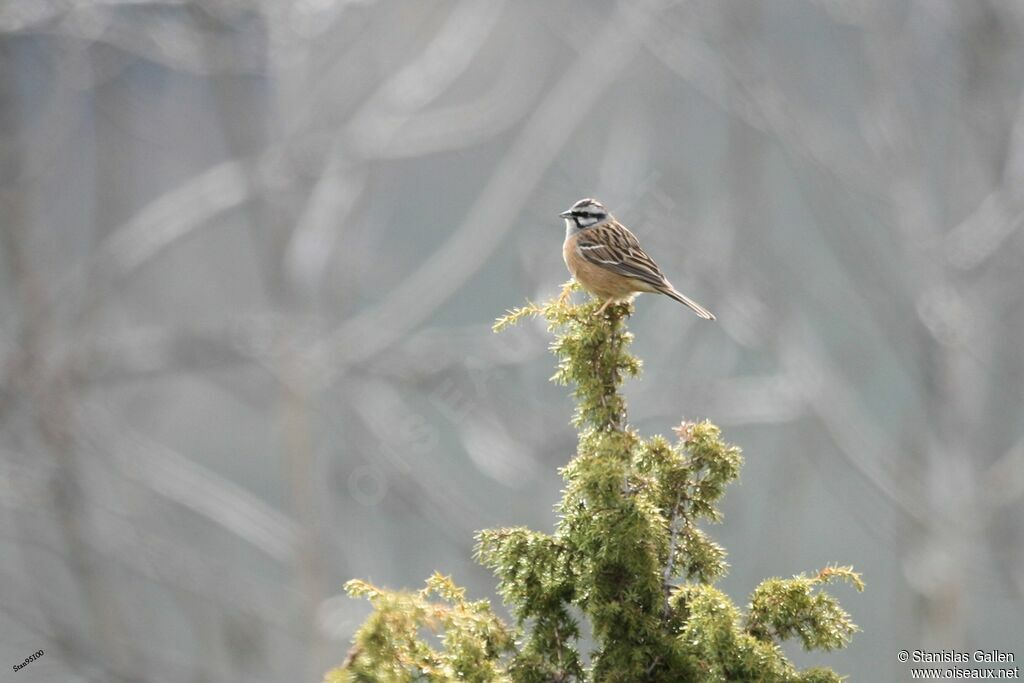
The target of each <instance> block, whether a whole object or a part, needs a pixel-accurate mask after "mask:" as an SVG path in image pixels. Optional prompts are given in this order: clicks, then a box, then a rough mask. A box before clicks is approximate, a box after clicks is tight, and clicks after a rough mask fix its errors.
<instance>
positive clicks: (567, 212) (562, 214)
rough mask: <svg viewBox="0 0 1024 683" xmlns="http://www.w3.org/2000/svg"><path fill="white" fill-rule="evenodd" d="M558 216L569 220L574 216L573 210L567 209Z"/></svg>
mask: <svg viewBox="0 0 1024 683" xmlns="http://www.w3.org/2000/svg"><path fill="white" fill-rule="evenodd" d="M558 215H559V216H561V217H562V218H569V217H571V216H572V209H566V210H565V211H563V212H562V213H560V214H558Z"/></svg>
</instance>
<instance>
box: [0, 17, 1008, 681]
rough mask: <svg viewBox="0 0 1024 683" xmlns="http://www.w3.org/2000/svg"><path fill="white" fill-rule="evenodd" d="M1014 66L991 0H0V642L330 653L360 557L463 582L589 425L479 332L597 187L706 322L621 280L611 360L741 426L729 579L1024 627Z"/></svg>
mask: <svg viewBox="0 0 1024 683" xmlns="http://www.w3.org/2000/svg"><path fill="white" fill-rule="evenodd" d="M1022 63H1024V5H1022V4H1021V3H1019V2H1015V1H1014V0H1005V1H986V0H978V1H977V2H969V3H962V2H956V1H955V0H918V1H912V2H904V1H898V0H897V1H893V0H849V1H845V0H778V1H777V2H772V3H770V4H769V3H755V2H749V1H747V2H737V1H731V0H730V1H722V0H694V1H692V2H667V1H665V0H643V1H637V2H625V1H623V2H619V3H613V2H593V1H590V2H585V1H583V0H577V1H575V2H540V1H539V0H538V1H527V2H511V1H508V2H503V1H501V0H490V1H488V2H478V1H474V0H461V1H452V0H422V1H420V2H414V3H410V2H405V3H399V2H383V1H380V2H378V1H374V0H351V1H347V2H346V1H344V0H296V1H295V2H284V1H281V0H262V1H259V2H243V1H241V0H163V1H156V0H153V1H150V0H103V1H92V2H90V1H86V0H81V1H75V2H67V1H64V0H61V1H56V0H4V2H3V3H2V4H0V539H2V545H3V549H2V552H0V585H2V587H3V588H2V599H0V643H2V644H0V653H2V661H0V665H2V666H5V667H6V666H13V665H14V664H18V663H20V662H22V661H23V660H24V659H25V658H26V657H27V656H29V655H30V654H31V653H33V652H35V651H36V650H39V649H42V650H44V651H45V655H44V657H43V658H42V659H40V660H38V661H36V662H33V663H32V664H30V665H29V667H28V668H27V669H25V670H23V671H22V672H20V673H19V674H18V675H20V676H21V677H22V679H24V680H38V681H62V682H63V681H68V682H78V681H102V682H104V683H106V682H122V681H147V682H148V681H154V682H158V681H161V682H162V681H196V682H202V681H237V680H243V679H244V680H246V681H275V682H276V681H319V679H320V677H321V676H322V674H323V672H324V670H326V669H327V668H329V667H331V666H334V665H337V664H339V663H340V662H341V660H342V659H344V656H345V652H346V650H347V648H348V639H349V638H350V636H351V635H352V633H353V631H354V630H355V629H356V628H357V627H358V625H359V624H360V623H361V621H362V619H363V618H364V617H365V615H366V614H367V606H366V605H365V604H363V603H362V602H360V601H353V600H349V599H348V598H346V597H344V596H343V595H342V593H341V586H342V584H343V583H344V581H345V580H347V579H349V578H352V577H362V578H367V579H370V580H372V581H374V582H379V583H382V584H385V585H388V586H392V587H413V588H414V587H418V586H420V585H421V582H422V581H423V579H425V578H426V577H427V576H428V575H429V574H430V573H431V572H432V571H434V570H435V569H436V570H440V571H442V572H444V573H450V574H452V575H453V576H454V578H455V580H456V581H457V582H459V583H461V584H463V585H465V586H467V587H468V589H469V593H470V595H471V596H473V597H488V596H490V597H493V588H494V580H493V578H492V577H491V576H490V575H489V573H488V572H487V571H486V570H484V569H482V568H481V567H479V566H477V565H476V564H475V563H474V562H473V560H472V558H471V554H472V546H473V534H474V531H476V530H478V529H482V528H489V527H494V526H512V525H527V526H530V527H532V528H536V529H541V530H545V531H550V530H551V528H552V525H553V523H554V521H555V515H554V512H553V509H552V507H553V505H554V504H555V503H556V502H557V500H558V498H559V492H560V488H561V484H562V482H561V479H560V477H559V475H558V473H557V468H558V467H559V466H561V465H563V464H565V463H566V462H567V461H568V460H569V458H570V457H571V456H572V454H573V452H574V449H575V439H576V434H575V432H574V430H573V429H572V428H571V427H570V426H569V424H568V420H569V417H570V415H571V411H572V403H571V401H570V399H569V397H568V394H567V391H566V390H565V389H564V388H561V387H556V386H553V385H550V384H549V383H547V381H546V380H547V377H548V376H550V374H551V373H552V372H553V367H554V364H553V359H552V358H551V357H550V356H549V354H548V352H547V349H546V347H547V343H548V339H549V338H548V336H547V335H546V333H545V331H544V329H543V327H542V326H540V325H529V324H528V325H526V326H524V327H522V328H520V329H517V330H514V331H512V332H508V333H504V334H502V335H500V336H498V335H494V334H492V333H491V331H490V325H491V322H492V320H493V319H494V318H495V317H496V316H497V315H500V314H501V313H502V312H503V311H504V310H505V309H506V308H509V307H512V306H515V305H518V304H520V303H521V302H523V300H524V299H526V298H528V297H529V298H533V299H542V298H548V297H550V296H553V295H554V294H556V293H557V291H558V287H559V285H560V284H561V283H562V282H563V281H564V280H565V279H566V278H567V274H566V271H565V268H564V265H563V263H562V258H561V243H562V239H563V235H564V228H563V224H562V221H561V220H560V219H559V218H558V217H557V213H558V212H559V211H561V210H563V209H565V208H567V207H568V206H569V205H571V204H572V203H573V202H574V201H576V200H577V199H579V198H580V197H584V196H595V197H598V198H600V199H601V200H603V201H604V202H605V203H606V204H607V205H608V206H609V208H610V209H611V210H612V211H613V212H614V213H615V214H616V215H617V216H618V217H619V218H621V219H622V220H623V221H624V222H625V223H626V224H627V225H628V226H630V227H631V228H632V229H633V230H634V231H635V232H636V233H637V234H638V235H639V236H640V239H641V241H642V242H643V243H644V245H645V247H646V248H647V249H648V251H649V252H650V253H651V254H652V255H653V256H654V258H655V259H657V260H658V262H659V263H660V264H661V266H662V268H663V269H664V270H665V271H666V273H667V274H668V275H669V277H670V278H671V279H672V280H673V282H674V283H675V284H676V285H677V286H678V287H679V289H680V290H681V291H683V292H685V293H687V294H689V295H691V296H692V297H694V298H695V299H696V300H697V301H700V302H701V303H703V304H705V305H706V306H707V307H708V308H710V309H711V310H712V311H714V312H715V313H716V314H717V315H718V318H719V320H718V322H717V323H715V324H708V323H703V322H702V321H700V320H698V319H697V318H696V316H694V315H692V314H691V313H690V312H688V311H687V310H685V309H684V308H683V307H681V306H679V305H678V304H676V303H674V302H672V301H670V300H668V299H667V298H663V297H653V296H648V297H641V298H640V300H639V301H638V310H637V314H636V316H635V317H634V319H633V320H632V329H633V331H634V332H635V334H636V343H635V346H634V350H635V351H636V352H637V354H638V355H639V356H640V357H641V358H643V360H644V363H645V368H646V370H645V375H644V376H643V377H642V378H641V379H639V380H636V381H632V382H631V383H629V384H628V386H627V389H626V391H627V396H628V399H629V401H630V410H631V419H632V421H633V423H634V424H635V425H637V426H638V427H639V428H640V429H641V430H642V431H644V432H645V433H648V434H650V433H658V432H660V433H665V434H670V431H669V430H670V428H671V427H672V426H673V425H676V424H678V423H679V421H680V420H681V419H682V418H684V417H686V418H688V419H701V418H704V417H707V418H709V419H711V420H713V421H714V422H716V423H718V424H720V425H721V426H722V427H723V429H724V430H725V435H726V437H727V438H728V439H729V440H731V441H733V442H735V443H737V444H739V445H740V446H742V447H743V449H744V451H745V453H746V457H747V462H746V466H745V468H744V471H743V475H742V477H741V483H740V484H739V485H737V486H735V487H734V488H733V489H731V491H730V493H729V494H728V495H727V497H726V500H725V513H726V516H725V521H724V523H723V524H722V525H721V526H719V527H717V528H714V529H712V530H711V532H712V534H713V536H714V537H715V538H716V539H717V540H718V541H719V542H721V543H722V544H724V545H725V547H726V548H727V549H728V550H729V552H730V561H731V563H732V565H733V569H732V571H731V572H730V574H729V576H728V577H727V578H726V579H724V581H723V582H722V584H721V585H722V587H723V588H724V589H725V590H726V591H727V592H728V593H729V594H730V595H731V596H732V597H733V599H734V600H736V601H737V602H738V603H740V604H744V603H746V601H747V597H748V596H749V594H750V592H751V590H752V589H753V588H754V586H755V585H756V584H757V582H758V581H759V580H760V579H761V578H764V577H768V576H790V575H792V574H794V573H798V572H802V571H813V570H816V569H818V568H820V567H822V566H824V565H826V564H827V563H831V562H838V563H842V564H847V563H850V564H854V565H855V566H856V568H857V569H859V570H861V571H862V572H863V574H864V577H865V579H866V581H867V584H868V590H867V592H866V593H864V594H863V595H858V594H856V593H854V592H853V591H852V590H847V589H845V588H842V587H840V588H837V589H836V590H835V592H836V593H837V594H838V595H839V596H840V598H841V600H842V602H843V605H844V606H845V607H846V608H847V609H848V610H849V611H850V612H851V613H852V615H853V617H854V619H855V621H856V622H857V623H858V624H859V625H860V626H861V627H862V628H863V633H860V634H858V635H857V636H856V638H855V639H854V641H853V644H852V646H851V647H850V648H849V649H848V650H845V651H841V652H838V653H831V654H819V653H812V654H807V653H803V652H801V650H800V648H799V646H798V645H796V644H792V643H791V644H788V645H787V646H786V649H787V652H789V653H790V654H791V655H792V656H793V657H794V658H795V660H796V661H797V662H798V663H799V664H800V665H801V666H809V665H813V664H824V665H830V666H834V667H835V668H837V669H838V670H839V671H840V672H842V673H845V674H850V675H852V678H853V680H863V681H896V680H906V679H907V678H908V673H907V671H908V670H907V666H906V665H904V664H900V663H899V662H898V661H897V660H896V652H897V650H898V649H909V650H914V649H919V648H925V649H939V648H942V649H946V650H949V649H956V650H971V651H973V650H974V649H976V648H983V649H992V648H999V649H1002V650H1007V651H1011V652H1013V651H1014V648H1015V647H1017V648H1018V649H1017V650H1016V652H1015V654H1016V656H1017V657H1018V658H1020V657H1024V651H1022V650H1020V649H1019V646H1020V645H1021V640H1020V634H1021V632H1022V630H1024V617H1022V616H1021V615H1022V614H1024V611H1022V607H1024V570H1022V567H1024V538H1022V534H1024V524H1022V521H1024V515H1022V513H1024V504H1022V499H1024V400H1022V399H1024V397H1022V388H1024V381H1022V380H1024V377H1022V375H1024V352H1022V351H1021V335H1022V333H1024V306H1022V304H1021V294H1022V291H1024V290H1022V288H1024V268H1022V257H1024V235H1022V229H1021V226H1022V223H1024V70H1022V69H1021V68H1020V65H1021V64H1022ZM7 675H8V676H11V675H13V674H7ZM19 680H21V679H19Z"/></svg>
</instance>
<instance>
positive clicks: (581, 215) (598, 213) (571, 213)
mask: <svg viewBox="0 0 1024 683" xmlns="http://www.w3.org/2000/svg"><path fill="white" fill-rule="evenodd" d="M558 215H559V216H561V217H562V218H564V219H565V221H566V225H568V226H569V227H575V228H576V229H577V230H583V229H584V228H589V227H590V226H592V225H597V224H598V223H603V222H604V221H606V220H608V209H606V208H604V204H602V203H601V202H599V201H597V200H596V199H591V198H590V197H587V198H586V199H581V200H579V201H578V202H576V203H575V204H573V205H572V208H569V209H567V210H565V211H563V212H562V213H560V214H558Z"/></svg>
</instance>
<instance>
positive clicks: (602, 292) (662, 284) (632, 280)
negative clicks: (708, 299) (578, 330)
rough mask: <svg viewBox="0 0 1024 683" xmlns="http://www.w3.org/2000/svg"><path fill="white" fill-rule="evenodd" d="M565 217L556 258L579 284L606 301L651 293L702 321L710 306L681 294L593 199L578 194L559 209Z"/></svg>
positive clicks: (712, 317) (710, 317)
mask: <svg viewBox="0 0 1024 683" xmlns="http://www.w3.org/2000/svg"><path fill="white" fill-rule="evenodd" d="M561 216H562V217H563V218H565V222H566V236H565V243H564V244H563V245H562V257H563V258H564V259H565V265H566V267H568V268H569V272H570V273H572V276H573V277H574V278H575V279H576V281H577V282H579V283H580V284H581V285H582V286H583V288H584V289H586V290H587V291H589V292H590V293H591V294H594V295H595V296H597V297H599V298H601V299H604V305H602V306H601V308H600V310H599V311H598V312H599V313H603V312H604V309H605V308H607V307H608V306H609V305H610V304H612V303H614V302H618V301H623V300H626V299H629V298H630V297H632V296H633V295H634V294H637V293H639V292H656V293H659V294H665V295H666V296H669V297H672V298H673V299H675V300H676V301H678V302H680V303H682V304H685V305H686V306H688V307H689V308H690V309H691V310H693V312H694V313H696V314H697V315H699V316H700V317H701V318H704V319H706V320H714V319H715V316H714V315H712V313H711V311H709V310H708V309H706V308H704V307H703V306H701V305H700V304H698V303H697V302H696V301H694V300H693V299H690V298H689V297H687V296H685V295H684V294H681V293H680V292H679V291H678V290H677V289H676V288H675V287H673V286H672V283H671V282H669V281H668V279H667V278H666V277H665V275H664V274H663V273H662V272H661V269H660V268H658V264H657V263H655V262H654V260H653V259H652V258H651V257H650V256H648V255H647V253H646V252H645V251H644V250H643V249H642V248H641V247H640V242H639V241H638V240H637V238H636V236H635V235H634V234H633V233H632V232H630V231H629V230H628V229H627V228H626V226H624V225H622V223H619V222H618V221H617V220H616V219H615V217H614V216H612V215H611V214H610V213H608V211H607V210H606V209H605V208H604V206H603V205H602V204H601V203H600V202H598V201H596V200H594V199H581V200H580V201H578V202H576V204H574V205H573V207H572V208H571V209H569V210H568V211H564V212H562V214H561Z"/></svg>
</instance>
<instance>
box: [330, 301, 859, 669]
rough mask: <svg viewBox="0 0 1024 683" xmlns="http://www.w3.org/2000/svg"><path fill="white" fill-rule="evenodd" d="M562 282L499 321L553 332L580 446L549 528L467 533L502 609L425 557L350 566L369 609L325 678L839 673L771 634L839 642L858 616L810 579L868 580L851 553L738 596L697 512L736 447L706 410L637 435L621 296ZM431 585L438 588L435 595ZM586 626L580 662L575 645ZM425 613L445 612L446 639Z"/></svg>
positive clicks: (734, 470)
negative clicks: (790, 654)
mask: <svg viewBox="0 0 1024 683" xmlns="http://www.w3.org/2000/svg"><path fill="white" fill-rule="evenodd" d="M571 289H572V286H571V285H569V286H567V287H566V289H565V290H564V291H563V296H562V297H560V298H559V299H556V300H554V301H551V302H548V303H546V304H544V305H536V304H528V305H527V306H525V307H523V308H520V309H517V310H515V311H510V312H509V313H508V315H506V316H505V317H503V318H501V319H500V320H498V322H497V323H496V324H495V330H500V329H503V328H505V327H507V326H509V325H514V324H516V323H517V322H519V321H520V320H522V319H523V318H527V317H542V318H544V319H546V320H547V322H548V326H549V329H550V330H551V332H552V333H554V335H555V341H554V343H553V344H552V351H553V352H554V353H555V355H556V356H557V358H558V370H557V372H556V373H555V375H554V376H553V377H552V380H553V381H555V382H558V383H562V384H567V385H569V386H571V387H572V390H573V395H574V397H575V398H576V413H575V415H574V417H573V424H574V425H575V426H576V427H577V428H578V429H579V432H580V436H579V445H578V448H577V453H576V456H575V457H574V458H573V459H572V460H571V461H570V462H569V463H568V464H567V465H566V466H565V467H564V468H563V469H562V476H563V477H564V479H565V482H566V488H565V495H564V497H563V499H562V501H561V503H560V504H559V506H558V511H559V513H560V521H559V523H558V524H557V526H556V528H555V529H554V532H553V533H552V534H545V533H541V532H537V531H531V530H528V529H523V528H511V529H492V530H488V531H482V532H480V534H479V535H478V536H477V547H476V553H477V559H478V560H479V561H480V562H481V563H482V564H484V565H485V566H487V567H488V568H490V569H491V570H493V571H494V573H495V575H496V576H497V578H498V592H499V593H500V594H501V597H502V598H503V599H504V601H505V603H506V604H507V605H508V606H509V609H510V610H511V612H512V614H513V615H514V617H515V621H516V623H515V628H514V629H510V628H508V627H506V626H504V625H503V624H502V623H501V622H500V621H499V620H498V619H497V618H496V617H495V616H494V615H493V614H492V612H491V610H490V607H489V606H488V605H487V603H486V602H466V601H465V598H464V596H463V594H462V591H461V590H460V589H458V588H456V587H455V586H454V584H452V583H451V581H450V580H449V579H447V578H444V577H440V576H438V575H435V576H434V577H433V578H432V579H431V580H430V581H429V582H428V586H427V589H425V590H423V591H420V592H418V593H401V592H391V591H384V590H381V589H378V588H375V587H373V586H370V585H369V584H365V583H362V582H350V583H349V585H348V590H349V593H350V594H352V595H361V596H365V597H368V598H369V599H370V601H371V603H372V604H373V607H374V612H373V614H372V615H371V616H370V618H369V619H368V620H367V622H366V623H365V624H364V625H363V626H362V628H360V629H359V631H358V633H357V634H356V637H355V645H354V647H353V650H352V652H350V654H349V657H348V660H347V661H346V663H345V664H344V665H343V666H342V667H341V668H339V669H335V670H334V671H332V672H331V673H329V674H328V677H327V679H326V680H327V681H329V682H333V683H341V682H342V681H349V682H352V681H381V682H391V681H394V682H396V683H397V682H403V683H404V682H412V681H513V682H515V683H551V682H563V683H568V682H572V681H579V682H582V681H599V682H601V683H604V682H621V683H636V682H638V681H650V682H652V683H655V682H665V683H668V682H669V681H672V682H676V681H701V682H708V683H710V682H712V681H780V682H783V681H792V682H797V681H799V682H803V683H823V682H825V681H839V680H840V678H839V676H838V675H837V674H836V673H834V672H833V671H831V670H828V669H809V670H806V671H802V672H801V671H797V670H796V669H795V668H794V667H793V665H792V664H790V663H789V661H787V659H786V657H785V655H784V654H783V652H782V650H781V649H780V647H779V643H780V642H781V641H782V640H785V639H788V638H791V637H794V636H798V637H799V638H800V640H801V642H802V644H803V646H804V647H805V648H807V649H812V648H820V649H825V650H831V649H834V648H838V647H843V646H845V645H846V644H847V643H848V642H849V639H850V636H851V635H852V634H853V632H854V631H855V630H856V626H854V624H853V623H852V621H851V620H850V617H849V615H848V614H847V613H846V612H844V611H843V610H842V609H841V608H840V607H839V605H838V603H837V602H836V601H835V599H834V598H832V597H831V596H829V595H828V594H826V593H824V592H821V591H820V590H819V588H820V586H821V585H823V584H825V583H828V582H829V581H832V580H836V579H839V580H845V581H848V582H850V583H852V584H853V585H854V586H855V587H856V588H857V589H858V590H862V589H863V584H862V583H861V580H860V577H859V576H858V575H857V574H856V573H855V572H853V570H852V569H851V568H849V567H827V568H825V569H823V570H821V571H820V572H819V573H818V574H816V575H814V576H811V577H807V576H803V575H800V576H796V577H794V578H792V579H786V580H783V579H769V580H766V581H764V582H762V583H761V585H760V586H758V588H757V589H756V590H755V591H754V594H753V596H752V597H751V602H750V605H749V606H748V608H747V610H746V613H745V614H744V613H743V611H741V610H740V609H739V608H738V607H737V606H736V605H735V604H734V603H733V602H732V601H731V600H730V599H729V598H728V596H726V595H725V594H724V593H722V592H721V591H719V590H717V589H716V588H714V587H713V585H712V584H713V582H714V581H715V580H716V579H718V578H719V577H721V576H722V575H723V574H725V572H726V570H727V569H728V565H727V563H726V561H725V550H724V549H723V548H722V547H721V546H719V545H718V544H716V543H715V542H714V541H712V540H711V538H710V537H709V536H708V535H707V534H706V532H705V531H704V530H702V529H701V528H699V526H698V524H699V523H701V522H717V521H719V520H720V519H721V513H720V511H719V509H718V507H717V505H718V502H719V500H720V499H721V498H722V496H723V495H724V493H725V489H726V486H727V485H728V484H729V483H730V482H732V481H733V480H735V479H736V478H737V476H738V475H739V470H740V465H741V464H742V456H741V455H740V450H739V449H738V448H737V447H735V446H732V445H730V444H728V443H726V442H724V441H723V440H722V438H721V433H720V430H719V429H718V427H716V426H715V425H713V424H711V423H710V422H706V421H705V422H699V423H692V422H684V423H683V424H681V425H680V426H679V427H677V428H676V429H675V431H676V434H677V437H678V438H677V439H676V440H675V442H670V441H669V440H667V439H665V438H664V437H661V436H653V437H650V438H646V439H645V438H644V437H642V436H641V435H640V434H638V433H637V432H636V431H635V430H634V429H632V428H631V427H629V425H628V423H627V420H626V404H625V401H624V400H623V398H622V395H621V394H620V393H619V386H620V385H621V384H622V382H623V380H624V379H625V378H626V377H630V376H635V375H637V374H638V373H639V371H640V361H639V360H637V359H636V358H635V357H633V356H632V355H631V354H630V353H629V344H630V341H631V339H632V337H631V335H630V334H629V333H628V332H627V331H626V329H625V324H624V321H625V319H626V318H628V316H629V315H630V314H631V313H632V310H633V309H632V304H629V303H624V304H618V305H614V306H610V307H608V308H607V310H606V311H605V312H604V314H603V315H602V316H600V317H599V316H597V315H595V313H596V311H597V309H598V303H597V302H590V303H587V304H583V305H579V306H574V305H572V304H571V303H569V301H568V296H569V294H570V292H571ZM430 595H437V596H439V597H440V598H441V599H442V600H443V602H442V603H432V602H430V600H429V598H430ZM580 617H582V618H585V619H586V620H587V621H588V622H589V625H590V627H591V631H592V634H593V640H594V646H595V647H594V650H593V651H592V652H590V653H589V663H587V662H585V661H584V658H583V657H581V655H580V652H579V649H578V640H579V638H580V626H579V623H578V622H577V619H578V618H580ZM424 630H428V631H434V632H435V633H436V632H438V631H441V630H443V635H442V636H441V637H440V645H441V648H440V649H437V648H435V647H432V646H431V645H430V644H429V643H428V641H427V639H426V638H425V637H424V635H423V634H424Z"/></svg>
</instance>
